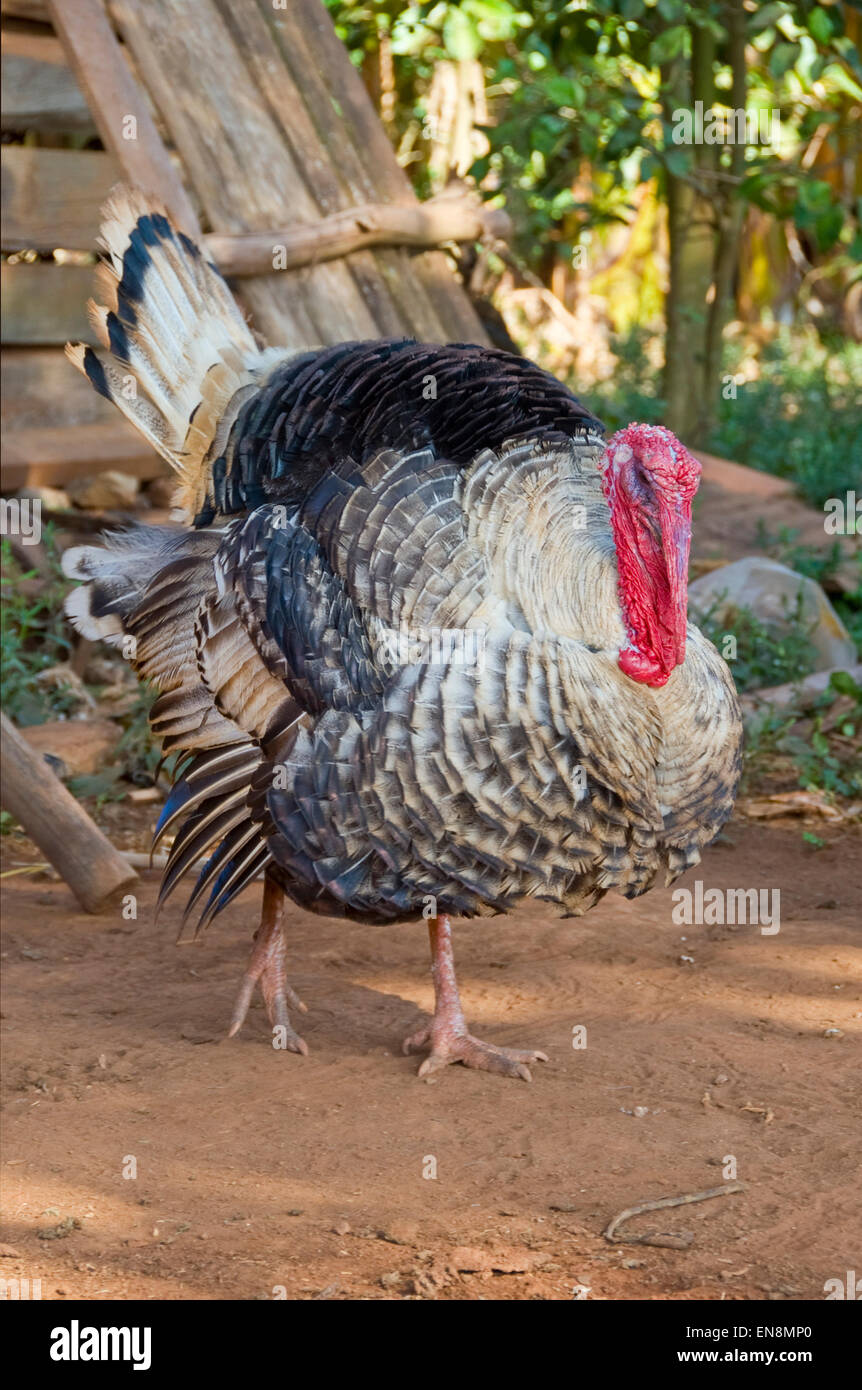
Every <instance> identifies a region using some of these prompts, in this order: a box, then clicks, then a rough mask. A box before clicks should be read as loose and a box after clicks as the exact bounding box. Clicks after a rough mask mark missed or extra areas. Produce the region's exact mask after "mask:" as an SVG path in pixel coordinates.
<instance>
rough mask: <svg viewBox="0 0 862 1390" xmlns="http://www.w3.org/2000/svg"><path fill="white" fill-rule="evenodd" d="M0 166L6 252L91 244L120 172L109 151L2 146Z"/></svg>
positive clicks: (86, 248) (79, 248)
mask: <svg viewBox="0 0 862 1390" xmlns="http://www.w3.org/2000/svg"><path fill="white" fill-rule="evenodd" d="M0 168H2V192H0V201H2V212H3V227H2V242H0V244H2V249H3V250H4V251H23V250H35V251H53V250H56V248H57V247H64V248H66V249H67V250H72V251H91V250H92V249H93V247H94V246H95V243H96V234H97V232H98V230H99V208H100V207H101V205H102V203H103V202H104V201H105V198H106V197H107V195H108V193H109V191H110V189H111V188H112V186H113V185H114V184H115V183H116V182H117V179H118V178H119V176H120V169H119V165H118V164H117V162H116V160H114V159H113V158H112V157H111V155H109V154H105V153H103V151H101V150H44V149H36V148H32V147H30V146H25V145H4V146H3V148H2V150H0Z"/></svg>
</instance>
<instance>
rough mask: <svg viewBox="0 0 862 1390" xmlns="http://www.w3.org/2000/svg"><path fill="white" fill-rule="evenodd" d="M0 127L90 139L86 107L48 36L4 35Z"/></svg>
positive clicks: (92, 131) (60, 53)
mask: <svg viewBox="0 0 862 1390" xmlns="http://www.w3.org/2000/svg"><path fill="white" fill-rule="evenodd" d="M0 76H2V87H0V129H3V130H41V131H63V132H66V131H80V132H84V133H85V134H87V135H94V134H95V131H96V127H95V125H94V123H93V117H92V116H91V115H90V108H89V107H88V106H87V103H86V101H85V99H84V97H83V95H82V93H81V89H80V87H79V86H78V83H77V82H76V81H75V77H74V74H73V73H72V71H71V69H70V67H69V64H68V63H67V62H66V57H65V54H64V53H63V49H62V47H61V45H60V43H59V41H58V40H57V39H56V38H54V36H53V35H52V34H47V33H45V34H39V33H35V34H34V33H27V32H20V31H18V30H11V31H8V32H7V31H4V33H3V52H2V57H0Z"/></svg>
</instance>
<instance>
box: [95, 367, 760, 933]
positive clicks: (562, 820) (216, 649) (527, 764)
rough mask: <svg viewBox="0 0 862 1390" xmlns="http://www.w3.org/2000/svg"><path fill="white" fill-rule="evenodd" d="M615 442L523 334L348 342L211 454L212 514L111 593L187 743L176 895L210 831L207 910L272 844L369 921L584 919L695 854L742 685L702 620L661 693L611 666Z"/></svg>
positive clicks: (304, 884) (317, 899) (290, 866)
mask: <svg viewBox="0 0 862 1390" xmlns="http://www.w3.org/2000/svg"><path fill="white" fill-rule="evenodd" d="M423 392H424V393H425V394H423ZM601 451H602V440H601V427H600V425H599V424H598V422H597V421H596V420H595V419H594V417H592V416H591V415H590V414H589V412H587V411H586V410H585V409H584V407H583V406H581V405H580V403H579V402H578V401H576V400H575V398H574V397H572V396H571V395H570V393H569V392H568V391H566V390H565V388H564V387H562V386H560V385H559V383H557V382H556V381H555V380H554V379H553V378H551V377H549V376H547V375H546V374H545V373H543V372H541V371H540V370H539V369H538V368H536V367H534V366H533V365H532V364H530V363H527V362H523V361H521V360H520V359H517V358H512V357H509V356H508V355H507V354H503V353H496V352H494V351H488V350H485V349H479V348H464V347H461V348H459V347H455V348H428V347H418V346H417V345H415V344H397V343H396V344H393V343H382V344H380V343H375V344H359V345H342V346H340V347H337V348H330V349H326V350H324V351H322V352H320V353H317V354H307V355H303V356H301V357H298V358H295V359H293V360H292V361H291V362H288V363H287V364H283V365H281V366H279V367H278V368H277V369H276V370H275V371H274V373H273V375H272V377H271V378H270V379H269V380H268V381H267V382H265V383H264V385H263V387H262V388H261V390H260V391H258V392H257V393H256V394H254V395H251V396H250V397H249V399H248V400H247V401H246V402H245V404H244V405H243V406H242V408H241V410H240V411H239V414H238V416H237V418H236V421H235V424H234V426H233V429H232V431H231V434H230V438H229V440H228V441H227V442H226V445H225V447H224V453H223V454H222V455H221V456H220V457H219V459H218V460H217V462H216V464H215V465H214V467H213V477H214V493H213V495H214V497H215V502H216V508H217V512H218V514H217V515H216V514H212V513H208V514H202V515H201V516H200V517H199V523H200V527H201V529H199V530H198V531H197V532H194V533H191V534H188V535H186V536H185V537H184V538H182V539H181V540H179V541H176V542H175V546H176V553H173V551H171V553H170V558H169V559H167V558H166V557H164V556H162V553H161V551H159V555H160V559H159V563H158V566H157V568H156V571H155V573H154V574H153V577H152V578H150V579H149V580H148V582H147V583H146V584H145V585H143V586H140V587H139V588H138V589H137V590H135V588H134V584H133V583H132V581H129V582H128V585H127V588H128V591H129V593H133V597H132V598H129V596H128V593H127V595H126V597H125V599H124V600H123V601H122V602H121V601H120V600H119V599H113V600H110V599H109V597H107V596H106V597H105V598H104V600H103V608H105V609H106V611H107V605H108V604H109V602H111V601H112V602H114V605H115V607H114V610H113V611H120V612H121V613H122V614H123V621H124V623H125V630H127V631H130V632H134V633H135V634H136V636H137V640H138V665H139V669H140V670H141V672H142V673H143V674H145V675H147V676H148V677H149V678H150V679H153V680H154V681H155V682H156V683H157V684H158V685H159V687H160V689H161V690H162V694H161V696H160V698H159V700H158V702H157V704H156V706H155V707H154V712H153V727H154V730H155V731H156V732H157V733H158V734H159V735H160V736H161V737H162V738H163V740H164V742H165V747H166V749H168V750H169V749H171V748H180V749H183V750H185V751H186V752H187V753H188V759H187V761H186V762H185V764H184V765H183V766H182V767H181V768H180V773H179V777H178V780H177V783H176V785H175V788H174V791H173V793H172V795H171V798H170V800H169V802H168V805H167V807H166V808H165V813H164V815H163V817H162V822H161V829H162V831H166V830H171V829H176V828H177V827H179V831H178V833H177V836H176V839H175V841H174V845H173V848H172V851H171V856H170V862H169V869H168V873H167V875H166V880H165V886H164V890H163V891H164V892H168V891H170V889H171V888H172V887H173V886H174V884H175V883H176V881H177V879H178V878H179V876H180V874H181V873H182V871H183V869H184V868H185V867H187V866H188V865H189V864H190V863H192V862H193V861H194V860H195V859H196V858H198V857H199V856H200V855H201V854H202V853H204V852H209V851H212V850H213V847H215V848H214V851H213V852H212V853H211V855H210V859H209V861H208V864H207V867H206V868H205V870H204V872H203V873H202V874H201V876H200V878H199V881H198V884H197V886H196V888H195V891H194V894H193V898H192V903H193V904H203V906H204V915H205V917H206V918H208V917H209V916H211V915H212V914H213V913H214V912H215V911H218V910H220V909H221V908H222V907H223V906H225V905H226V903H227V902H228V901H230V899H231V897H232V896H233V895H234V894H235V892H237V891H239V889H240V888H242V887H243V886H244V885H245V884H246V883H247V882H248V881H249V880H250V878H251V877H253V876H254V874H255V873H257V872H259V870H260V868H261V867H263V866H264V865H269V867H270V869H272V870H275V871H276V872H277V873H278V876H279V878H280V880H281V882H282V883H283V886H284V887H285V889H286V891H288V892H289V893H290V894H291V895H292V896H293V897H294V898H295V899H296V900H297V901H299V902H301V903H303V904H304V905H305V906H307V907H309V908H311V909H312V910H316V911H320V912H324V913H342V914H346V915H349V916H353V917H356V918H359V919H362V920H371V921H376V920H395V919H406V918H413V917H415V916H416V915H417V914H418V913H419V912H421V911H422V909H423V907H428V906H429V900H432V899H433V905H432V906H433V910H434V911H436V912H441V913H442V912H449V913H453V914H456V913H457V914H465V915H475V914H481V913H488V912H495V911H500V910H506V909H507V908H509V907H511V906H513V905H514V904H515V903H517V902H518V901H521V900H523V899H524V898H525V897H538V898H541V899H544V900H547V901H548V902H550V903H553V904H556V905H557V906H558V907H559V908H560V910H561V911H563V912H564V913H580V912H582V911H584V910H585V909H586V908H588V907H589V906H590V905H591V904H592V903H594V902H595V901H596V900H597V899H598V898H599V897H601V896H602V894H604V893H605V892H607V891H608V890H609V889H612V888H613V889H616V890H617V891H619V892H621V893H624V894H626V895H629V896H631V895H635V894H638V893H641V892H643V891H645V890H646V889H647V888H648V887H649V886H650V885H651V884H652V883H653V881H654V880H655V879H656V876H657V875H658V874H660V873H662V874H664V875H667V876H668V877H675V876H676V875H677V874H678V873H680V872H682V870H683V869H684V868H685V867H687V866H688V865H689V864H692V863H696V862H697V859H698V857H699V853H700V849H701V847H702V846H703V845H704V844H706V843H707V842H708V841H709V840H710V839H712V838H713V837H714V836H715V834H716V833H717V831H718V829H719V828H720V826H721V824H722V823H723V821H724V820H725V819H726V818H727V816H728V815H729V812H730V808H731V805H732V800H733V795H734V791H735V786H736V781H737V777H738V769H739V742H740V737H739V728H740V725H739V711H738V706H737V703H736V697H735V693H734V690H733V685H732V682H731V680H730V677H729V675H728V673H727V668H726V667H725V665H724V663H723V662H722V661H721V659H720V658H719V657H718V655H717V653H716V652H715V651H714V649H713V648H712V647H711V646H710V644H709V643H708V642H706V640H705V639H704V638H703V637H702V636H701V635H700V634H699V633H698V632H697V630H696V629H694V628H692V629H690V633H689V644H688V654H687V657H686V660H685V663H684V664H683V666H681V667H678V668H677V669H676V670H675V671H674V673H673V674H672V676H671V678H670V680H669V681H668V683H667V685H666V686H665V687H664V688H663V689H660V690H654V689H648V688H646V687H644V686H643V685H639V684H636V683H635V682H634V681H632V680H630V679H629V678H628V677H627V676H625V675H624V674H623V673H622V672H621V671H620V669H619V666H618V664H617V662H618V657H619V650H620V647H621V645H622V644H623V643H624V641H625V631H624V628H623V623H622V617H621V613H620V606H619V598H618V592H617V568H616V555H615V551H614V545H613V539H612V535H611V530H610V524H609V512H608V506H607V503H606V502H605V500H604V498H603V496H602V492H601V486H600V477H599V471H598V463H599V459H600V456H601ZM142 529H143V528H142ZM155 534H156V533H155V532H154V531H153V530H152V528H150V535H155ZM141 544H142V545H143V544H144V542H143V541H142V542H141ZM146 544H147V545H149V546H150V549H151V556H152V553H155V551H156V550H158V546H159V545H160V544H162V543H161V542H157V541H155V540H151V541H148V542H146ZM150 563H152V558H151V560H150ZM151 573H152V571H151ZM123 603H125V607H123ZM207 894H208V896H205V895H207Z"/></svg>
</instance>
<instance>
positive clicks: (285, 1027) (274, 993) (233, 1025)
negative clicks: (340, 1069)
mask: <svg viewBox="0 0 862 1390" xmlns="http://www.w3.org/2000/svg"><path fill="white" fill-rule="evenodd" d="M258 982H259V983H260V988H261V993H262V994H263V1001H264V1004H265V1005H266V1014H267V1018H268V1019H269V1021H270V1024H271V1025H272V1029H273V1046H274V1047H275V1048H276V1050H277V1051H283V1052H299V1053H301V1054H302V1056H303V1057H307V1056H308V1044H307V1043H306V1042H305V1040H304V1039H303V1038H301V1037H300V1036H299V1034H298V1033H297V1032H296V1031H295V1030H294V1029H293V1027H292V1026H291V1022H290V1015H289V1014H288V1011H287V1007H288V1004H290V1006H291V1007H292V1008H294V1009H298V1010H299V1011H300V1013H304V1014H305V1013H308V1009H307V1008H306V1006H305V1004H303V1002H302V1000H301V999H300V997H299V995H298V994H297V993H296V991H295V990H294V989H292V988H291V986H290V985H289V984H288V983H287V981H286V980H285V978H284V974H283V971H282V970H280V969H279V968H278V967H275V968H273V967H270V966H269V965H268V964H267V965H265V966H264V968H263V969H262V970H260V971H257V970H247V971H246V973H245V974H244V975H243V977H242V983H241V985H240V988H239V993H238V994H237V997H236V1003H235V1004H234V1008H233V1013H232V1014H231V1020H230V1029H229V1030H228V1037H229V1038H233V1037H235V1036H236V1034H237V1033H238V1032H239V1030H240V1028H241V1027H242V1025H243V1024H244V1023H245V1019H246V1015H247V1013H248V1010H249V1005H250V1004H251V1000H252V995H253V994H254V987H255V985H256V984H258ZM276 1030H277V1031H276Z"/></svg>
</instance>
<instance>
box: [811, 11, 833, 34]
mask: <svg viewBox="0 0 862 1390" xmlns="http://www.w3.org/2000/svg"><path fill="white" fill-rule="evenodd" d="M808 32H809V34H810V35H811V37H812V38H813V39H816V40H817V42H818V43H828V42H829V40H830V39H831V38H832V20H831V19H830V18H829V15H828V14H827V13H826V11H825V10H822V9H821V8H820V6H819V5H816V6H815V7H814V9H813V10H812V11H811V13H810V15H809V16H808Z"/></svg>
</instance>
